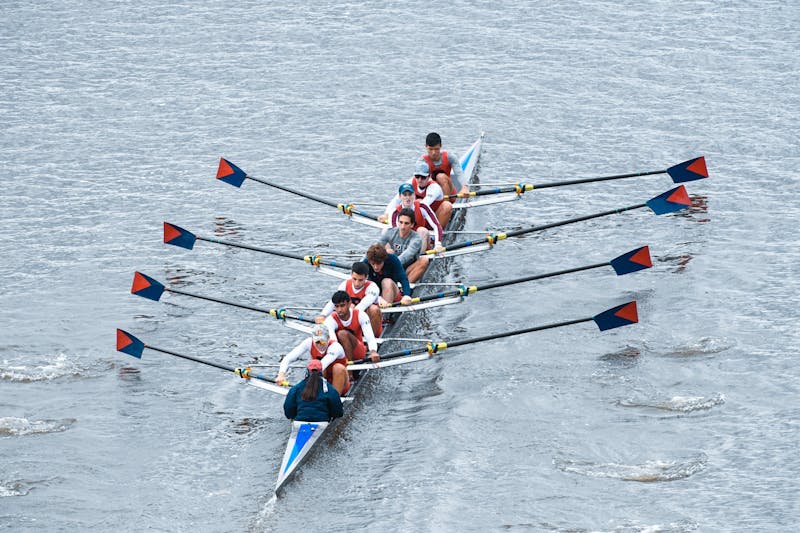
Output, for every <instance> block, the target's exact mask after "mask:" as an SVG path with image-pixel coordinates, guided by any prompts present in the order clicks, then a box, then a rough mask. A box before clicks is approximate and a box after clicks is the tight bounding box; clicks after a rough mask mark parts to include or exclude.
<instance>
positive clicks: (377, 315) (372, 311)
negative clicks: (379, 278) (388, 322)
mask: <svg viewBox="0 0 800 533" xmlns="http://www.w3.org/2000/svg"><path fill="white" fill-rule="evenodd" d="M367 316H368V317H369V323H370V324H372V333H373V334H374V335H375V337H380V336H381V333H382V332H383V325H382V324H381V308H380V307H378V306H377V305H375V304H372V305H370V306H369V307H367Z"/></svg>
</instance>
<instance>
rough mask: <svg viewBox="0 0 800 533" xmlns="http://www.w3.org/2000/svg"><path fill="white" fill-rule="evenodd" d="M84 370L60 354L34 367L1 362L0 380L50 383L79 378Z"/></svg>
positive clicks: (5, 361)
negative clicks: (65, 378) (61, 379)
mask: <svg viewBox="0 0 800 533" xmlns="http://www.w3.org/2000/svg"><path fill="white" fill-rule="evenodd" d="M85 370H86V369H84V368H82V367H80V366H79V365H78V364H77V363H76V361H75V359H73V358H70V357H67V355H66V354H63V353H61V354H58V355H57V356H56V357H54V358H52V359H50V360H49V361H48V362H47V363H45V364H41V365H36V366H30V365H15V364H12V363H11V362H9V361H8V360H3V362H2V364H0V379H2V380H5V381H15V382H18V383H32V382H35V381H52V380H55V379H59V378H63V377H79V376H82V375H84V374H85Z"/></svg>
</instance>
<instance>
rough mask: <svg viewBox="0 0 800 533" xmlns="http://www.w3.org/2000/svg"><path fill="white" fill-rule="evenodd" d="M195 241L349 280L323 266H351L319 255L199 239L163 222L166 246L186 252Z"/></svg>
mask: <svg viewBox="0 0 800 533" xmlns="http://www.w3.org/2000/svg"><path fill="white" fill-rule="evenodd" d="M195 241H205V242H210V243H213V244H221V245H223V246H230V247H233V248H241V249H243V250H252V251H254V252H261V253H264V254H270V255H277V256H279V257H286V258H289V259H297V260H299V261H303V262H305V263H308V264H309V265H311V266H314V267H317V270H319V271H320V272H322V273H323V274H328V275H330V276H334V277H337V278H339V279H349V278H350V276H349V275H348V274H347V272H343V271H337V270H333V269H330V268H324V266H330V267H333V268H341V269H347V270H348V271H349V270H350V268H351V266H352V264H348V265H343V264H340V263H338V262H337V261H329V260H326V259H322V257H320V256H319V255H300V254H293V253H291V252H283V251H280V250H273V249H270V248H261V247H259V246H250V245H247V244H239V243H237V242H231V241H224V240H222V239H215V238H212V237H201V236H199V235H195V234H194V233H192V232H191V231H189V230H187V229H184V228H181V227H180V226H176V225H175V224H171V223H169V222H164V242H165V243H166V244H172V245H173V246H179V247H180V248H186V249H187V250H191V249H192V248H194V243H195Z"/></svg>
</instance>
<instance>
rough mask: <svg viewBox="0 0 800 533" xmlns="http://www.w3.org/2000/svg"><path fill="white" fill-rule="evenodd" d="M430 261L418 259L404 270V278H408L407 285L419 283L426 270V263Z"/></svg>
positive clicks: (425, 258)
mask: <svg viewBox="0 0 800 533" xmlns="http://www.w3.org/2000/svg"><path fill="white" fill-rule="evenodd" d="M429 262H430V260H429V259H428V258H427V257H420V258H419V259H417V260H416V261H414V262H413V263H411V264H410V265H409V266H408V268H407V269H406V276H408V282H409V283H416V282H417V281H419V278H421V277H422V275H423V274H425V271H426V270H427V269H428V263H429Z"/></svg>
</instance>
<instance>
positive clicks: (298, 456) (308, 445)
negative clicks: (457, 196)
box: [275, 134, 483, 494]
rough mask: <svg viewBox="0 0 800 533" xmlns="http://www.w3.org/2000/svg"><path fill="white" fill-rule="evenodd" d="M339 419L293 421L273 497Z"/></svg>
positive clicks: (474, 149)
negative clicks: (328, 420)
mask: <svg viewBox="0 0 800 533" xmlns="http://www.w3.org/2000/svg"><path fill="white" fill-rule="evenodd" d="M482 142H483V134H481V136H480V138H479V139H478V140H477V141H475V142H474V143H473V144H472V146H471V147H470V148H469V150H467V152H466V153H465V154H464V155H463V156H462V159H461V169H462V170H463V172H464V179H465V180H466V182H467V183H469V182H472V181H473V180H474V178H475V168H476V167H477V165H478V159H479V158H480V154H481V144H482ZM466 212H467V210H465V209H462V210H459V211H455V212H454V213H453V217H452V218H451V220H450V223H449V224H448V226H447V228H448V229H449V228H454V227H457V226H458V225H459V224H461V223H462V222H463V218H464V214H465V213H466ZM451 238H452V237H451ZM434 266H435V265H433V264H432V265H431V267H430V268H429V269H428V272H426V273H425V276H424V277H423V280H422V281H428V280H427V279H426V278H428V276H429V275H433V274H432V272H436V271H440V270H441V269H436V268H434ZM403 316H404V315H402V314H401V315H400V316H399V317H398V319H397V321H396V322H394V323H393V324H390V325H388V326H387V327H386V328H384V330H383V335H384V336H390V334H391V331H392V330H394V329H396V328H398V327H400V324H401V323H402V320H403ZM368 372H369V371H368V370H365V371H362V372H361V375H360V376H359V378H358V380H356V381H355V382H354V383H353V384H352V386H351V387H350V390H349V391H348V393H347V395H346V397H345V398H343V400H352V399H353V398H354V397H355V395H356V394H357V393H358V391H359V389H360V388H361V384H362V383H363V382H364V381H365V378H366V375H367V374H368ZM350 403H352V401H346V402H345V403H344V405H345V410H346V411H347V412H349V411H350V409H348V405H349V404H350ZM346 414H347V413H346ZM339 420H342V418H339V419H335V420H333V421H332V422H299V421H297V420H294V421H292V433H291V435H290V436H289V441H288V442H287V444H286V451H285V452H284V454H283V461H282V462H281V468H280V471H279V472H278V481H277V483H276V484H275V493H276V494H280V491H281V489H282V488H283V486H284V485H285V484H286V482H287V481H289V480H290V479H291V478H292V477H293V476H294V474H295V473H296V472H297V469H298V467H299V466H300V465H301V464H302V463H303V462H304V461H305V460H306V459H307V458H308V457H309V456H310V455H311V454H312V451H313V450H315V449H316V448H317V443H319V442H320V441H321V439H322V436H323V435H324V434H327V433H328V430H329V428H332V427H335V426H336V425H337V424H338V422H339Z"/></svg>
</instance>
